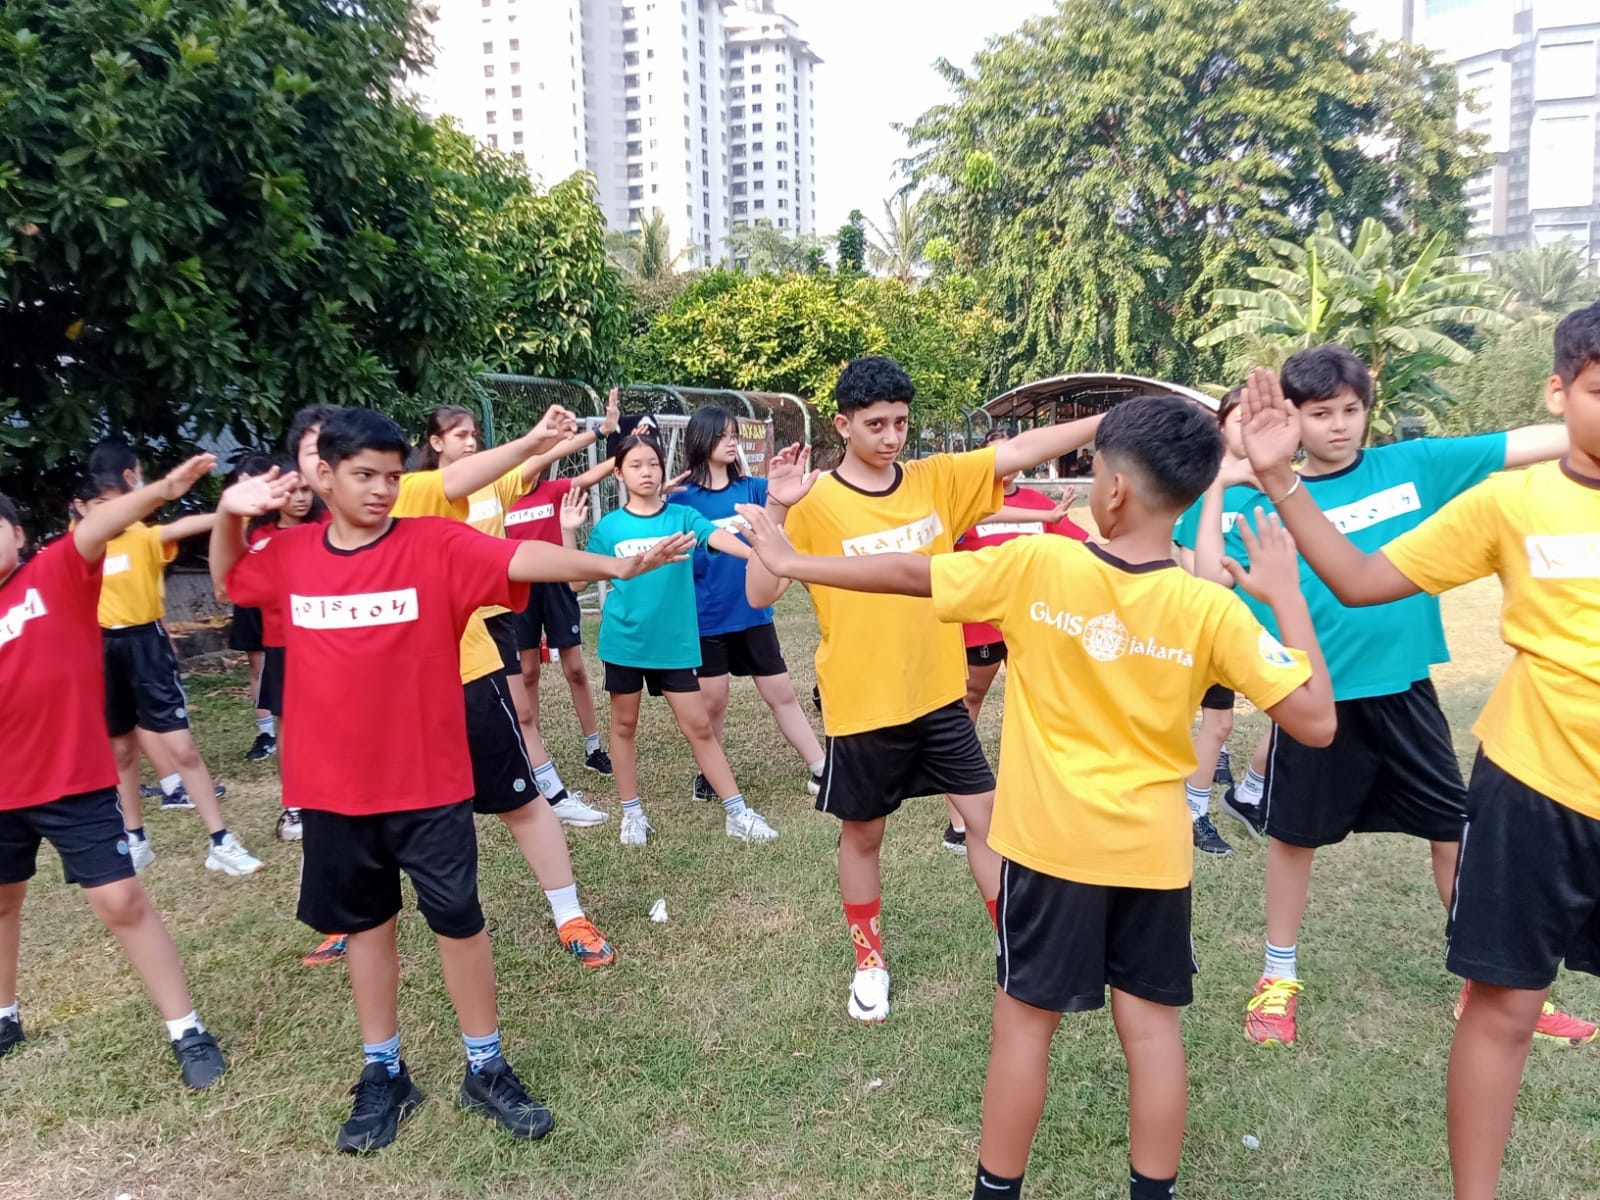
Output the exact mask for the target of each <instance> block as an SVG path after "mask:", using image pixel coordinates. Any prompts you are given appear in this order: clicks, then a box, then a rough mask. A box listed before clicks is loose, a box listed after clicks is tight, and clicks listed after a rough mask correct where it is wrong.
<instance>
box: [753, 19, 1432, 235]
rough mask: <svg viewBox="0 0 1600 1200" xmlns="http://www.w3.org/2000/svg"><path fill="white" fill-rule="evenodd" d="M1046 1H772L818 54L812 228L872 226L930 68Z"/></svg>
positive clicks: (934, 83) (931, 86)
mask: <svg viewBox="0 0 1600 1200" xmlns="http://www.w3.org/2000/svg"><path fill="white" fill-rule="evenodd" d="M1347 4H1348V6H1349V7H1351V8H1353V9H1354V10H1355V11H1356V13H1357V15H1358V17H1359V18H1361V19H1362V20H1363V23H1365V24H1367V25H1368V27H1371V26H1373V25H1379V26H1384V25H1393V26H1394V28H1393V29H1392V30H1387V32H1388V33H1389V34H1390V36H1397V35H1398V32H1399V30H1398V25H1399V18H1398V11H1399V5H1400V0H1353V2H1351V0H1347ZM1053 7H1054V5H1053V4H1052V3H1051V2H1050V0H778V8H779V10H780V11H781V12H784V13H786V14H787V15H788V16H790V17H792V18H793V19H794V21H795V23H796V24H798V25H799V27H800V33H801V36H803V37H804V38H806V40H807V41H809V42H810V43H811V46H812V49H814V50H815V51H816V52H817V53H818V54H820V55H821V56H822V59H823V64H822V66H821V67H820V68H819V69H818V73H817V84H816V99H817V118H816V136H817V167H816V174H817V232H818V233H819V234H824V235H826V234H831V233H833V232H835V231H836V230H837V229H838V228H839V226H840V225H842V224H844V222H845V219H846V218H847V217H848V216H849V214H850V210H851V209H852V208H859V209H861V210H862V212H864V213H866V215H867V217H868V218H869V219H871V220H873V221H877V222H879V223H881V222H882V220H883V201H884V200H885V199H887V198H888V197H889V196H891V195H893V194H894V192H895V191H896V190H897V189H898V188H899V187H900V186H901V184H902V183H903V182H904V181H903V180H901V179H899V178H897V177H896V176H895V164H896V163H897V162H898V161H899V160H900V159H901V158H903V157H904V156H905V153H906V143H905V138H904V137H902V136H901V135H900V134H899V133H898V132H896V131H895V129H894V124H895V123H896V122H907V121H911V120H913V119H914V118H916V117H917V116H919V115H920V114H921V113H923V112H924V111H926V110H927V109H929V108H931V107H932V106H933V105H935V104H938V103H940V102H941V101H943V100H946V99H948V98H949V89H948V88H946V86H945V83H944V80H942V79H941V78H939V76H938V75H937V74H935V73H934V70H933V62H934V60H935V59H937V58H940V57H944V58H948V59H949V60H950V61H952V62H954V63H955V64H956V65H957V66H961V67H966V66H969V65H970V64H971V60H972V56H973V55H974V54H975V53H977V51H978V50H980V49H982V47H983V45H984V43H985V41H987V39H988V38H989V37H990V36H992V35H995V34H1002V33H1009V32H1011V31H1012V30H1014V29H1016V28H1017V27H1018V26H1020V25H1021V24H1022V22H1023V21H1025V20H1026V19H1027V18H1029V17H1031V16H1034V15H1036V14H1039V13H1044V12H1048V11H1050V10H1051V9H1052V8H1053Z"/></svg>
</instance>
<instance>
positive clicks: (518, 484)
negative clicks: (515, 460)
mask: <svg viewBox="0 0 1600 1200" xmlns="http://www.w3.org/2000/svg"><path fill="white" fill-rule="evenodd" d="M491 486H492V487H493V488H494V494H495V495H496V496H498V497H499V499H500V509H501V511H502V512H507V511H509V510H510V508H511V506H512V505H513V504H515V503H516V502H517V501H518V500H521V499H522V498H523V497H524V496H526V495H527V494H528V493H529V492H530V491H532V490H533V489H532V487H531V486H530V485H529V484H527V483H525V482H523V478H522V467H521V466H515V467H512V468H511V470H509V471H507V472H506V473H505V474H504V475H502V476H500V478H499V479H496V480H495V481H494V483H493V484H492V485H491Z"/></svg>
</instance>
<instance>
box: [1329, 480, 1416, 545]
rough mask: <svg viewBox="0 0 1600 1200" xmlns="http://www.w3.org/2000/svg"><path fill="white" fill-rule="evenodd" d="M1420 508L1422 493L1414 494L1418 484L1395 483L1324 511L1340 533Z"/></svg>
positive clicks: (1371, 524) (1400, 515)
mask: <svg viewBox="0 0 1600 1200" xmlns="http://www.w3.org/2000/svg"><path fill="white" fill-rule="evenodd" d="M1421 509H1422V497H1421V496H1419V495H1417V485H1416V484H1414V483H1397V484H1395V486H1394V487H1392V488H1384V489H1383V491H1381V492H1373V493H1372V495H1370V496H1363V497H1362V498H1361V499H1359V500H1353V501H1351V502H1350V503H1349V504H1341V505H1340V506H1339V507H1338V508H1326V509H1323V515H1325V516H1326V517H1327V518H1328V520H1330V521H1332V522H1333V527H1334V528H1335V529H1337V530H1338V531H1339V532H1340V533H1356V532H1358V531H1359V530H1362V529H1371V528H1372V527H1373V526H1374V525H1381V524H1383V522H1385V521H1389V520H1393V519H1394V518H1395V517H1403V516H1405V515H1406V514H1407V513H1414V512H1420V511H1421Z"/></svg>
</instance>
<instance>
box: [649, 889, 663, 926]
mask: <svg viewBox="0 0 1600 1200" xmlns="http://www.w3.org/2000/svg"><path fill="white" fill-rule="evenodd" d="M650 919H651V920H652V921H654V922H655V923H656V924H657V925H665V924H666V923H667V898H666V897H665V896H663V897H661V899H659V900H657V901H656V902H655V903H654V904H652V905H651V906H650Z"/></svg>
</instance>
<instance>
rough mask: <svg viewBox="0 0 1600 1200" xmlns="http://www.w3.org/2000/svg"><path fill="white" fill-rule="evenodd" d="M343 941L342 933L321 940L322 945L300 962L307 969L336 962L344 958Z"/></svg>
mask: <svg viewBox="0 0 1600 1200" xmlns="http://www.w3.org/2000/svg"><path fill="white" fill-rule="evenodd" d="M344 939H345V935H344V934H342V933H336V934H333V935H332V936H331V937H326V938H324V939H323V940H322V945H320V946H318V947H317V948H316V949H315V950H313V951H312V952H311V953H310V954H308V955H306V956H305V957H304V958H302V959H301V960H300V961H301V962H302V963H304V964H305V965H306V966H308V967H315V966H318V965H319V964H321V963H331V962H338V961H339V960H340V959H341V958H343V957H344V951H345V941H344Z"/></svg>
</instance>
